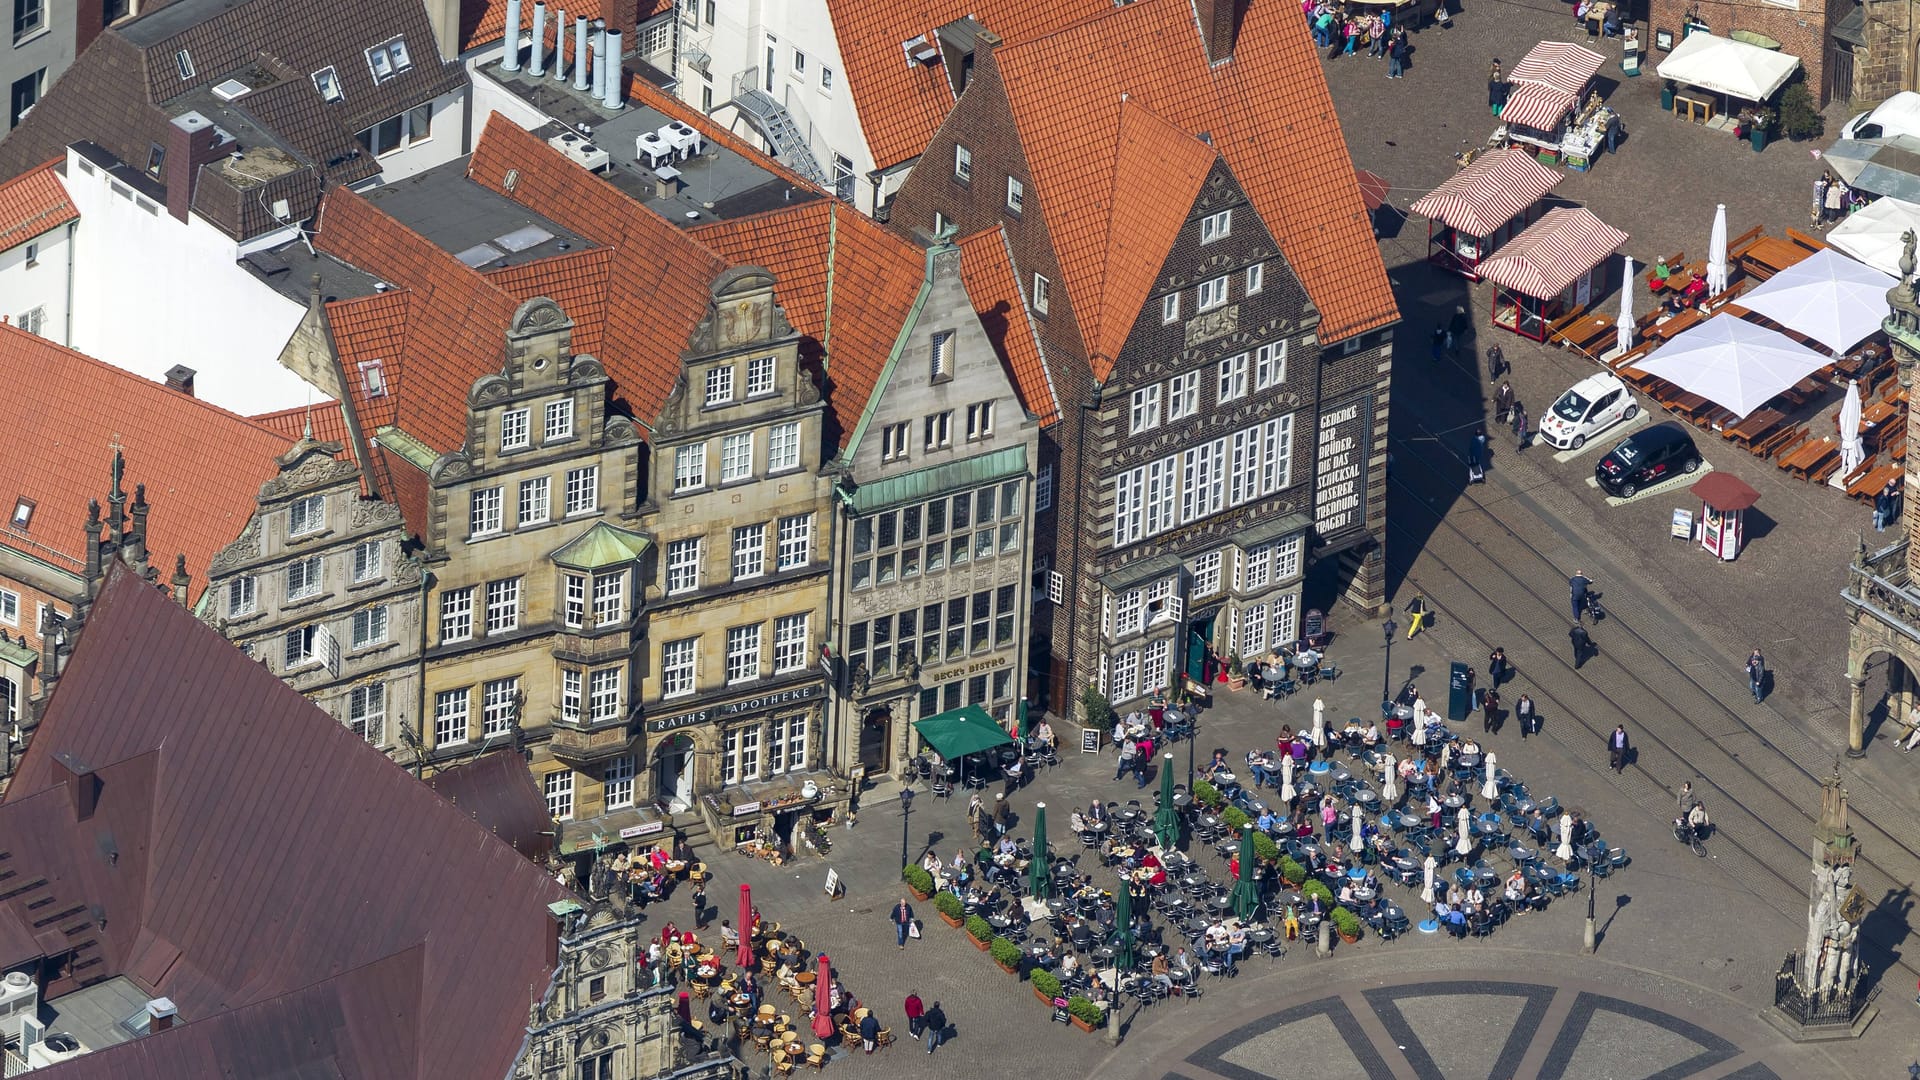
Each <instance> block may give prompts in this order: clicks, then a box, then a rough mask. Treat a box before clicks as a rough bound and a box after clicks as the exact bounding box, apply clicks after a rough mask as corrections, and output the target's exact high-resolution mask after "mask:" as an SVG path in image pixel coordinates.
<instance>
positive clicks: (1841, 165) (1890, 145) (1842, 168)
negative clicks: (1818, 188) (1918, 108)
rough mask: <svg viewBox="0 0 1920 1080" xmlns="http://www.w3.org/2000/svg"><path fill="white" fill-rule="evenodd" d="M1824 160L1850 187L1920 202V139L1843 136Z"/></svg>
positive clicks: (1898, 136)
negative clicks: (1854, 137)
mask: <svg viewBox="0 0 1920 1080" xmlns="http://www.w3.org/2000/svg"><path fill="white" fill-rule="evenodd" d="M1820 160H1821V162H1822V163H1823V164H1825V165H1826V167H1827V168H1828V169H1830V170H1831V171H1832V172H1833V175H1835V176H1837V177H1839V178H1840V180H1841V181H1842V182H1843V183H1845V184H1846V185H1847V186H1848V187H1850V188H1855V189H1857V190H1859V191H1864V192H1866V193H1867V194H1869V195H1886V196H1890V197H1892V198H1895V199H1905V200H1906V201H1908V202H1911V203H1920V139H1916V138H1914V137H1913V136H1911V135H1895V136H1893V137H1892V138H1890V139H1841V140H1840V141H1839V142H1836V143H1834V144H1833V145H1832V146H1831V147H1829V148H1828V149H1827V152H1826V153H1825V154H1824V155H1822V156H1821V159H1820Z"/></svg>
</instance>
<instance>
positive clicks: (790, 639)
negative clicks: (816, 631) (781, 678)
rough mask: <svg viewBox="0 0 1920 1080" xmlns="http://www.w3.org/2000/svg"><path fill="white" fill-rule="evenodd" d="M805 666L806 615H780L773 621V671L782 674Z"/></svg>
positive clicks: (803, 613)
mask: <svg viewBox="0 0 1920 1080" xmlns="http://www.w3.org/2000/svg"><path fill="white" fill-rule="evenodd" d="M806 666H807V615H806V613H805V612H802V613H801V614H798V615H782V616H780V617H779V618H777V619H775V620H773V671H774V674H776V675H778V674H782V673H784V672H788V671H799V670H800V669H801V668H803V667H806Z"/></svg>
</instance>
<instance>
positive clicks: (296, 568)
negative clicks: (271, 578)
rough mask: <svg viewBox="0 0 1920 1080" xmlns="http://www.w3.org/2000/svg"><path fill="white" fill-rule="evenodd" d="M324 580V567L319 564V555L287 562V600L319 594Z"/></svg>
mask: <svg viewBox="0 0 1920 1080" xmlns="http://www.w3.org/2000/svg"><path fill="white" fill-rule="evenodd" d="M324 581H325V567H323V566H322V565H321V562H320V556H318V555H309V556H307V557H306V558H304V559H295V560H294V561H292V562H290V563H288V564H287V574H286V583H287V602H288V603H292V602H294V601H296V600H306V599H309V598H311V597H315V596H319V595H320V590H321V588H322V585H323V583H324Z"/></svg>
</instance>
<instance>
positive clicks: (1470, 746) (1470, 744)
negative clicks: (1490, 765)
mask: <svg viewBox="0 0 1920 1080" xmlns="http://www.w3.org/2000/svg"><path fill="white" fill-rule="evenodd" d="M1460 752H1461V753H1463V754H1477V753H1479V752H1480V744H1479V742H1477V741H1476V740H1475V739H1474V737H1473V736H1471V735H1469V736H1467V737H1466V739H1465V740H1464V741H1463V742H1461V744H1460Z"/></svg>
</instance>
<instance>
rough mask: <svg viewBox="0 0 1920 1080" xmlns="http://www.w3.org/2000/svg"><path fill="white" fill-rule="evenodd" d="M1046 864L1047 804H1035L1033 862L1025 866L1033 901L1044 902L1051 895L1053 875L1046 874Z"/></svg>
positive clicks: (1047, 868)
mask: <svg viewBox="0 0 1920 1080" xmlns="http://www.w3.org/2000/svg"><path fill="white" fill-rule="evenodd" d="M1047 863H1048V859H1047V804H1046V803H1035V804H1034V807H1033V861H1032V862H1030V863H1028V864H1027V891H1028V892H1030V893H1032V894H1033V898H1034V899H1035V900H1044V899H1046V898H1047V897H1048V896H1049V895H1051V894H1052V893H1053V875H1052V874H1051V873H1049V872H1048V871H1049V869H1050V868H1049V867H1048V865H1047Z"/></svg>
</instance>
